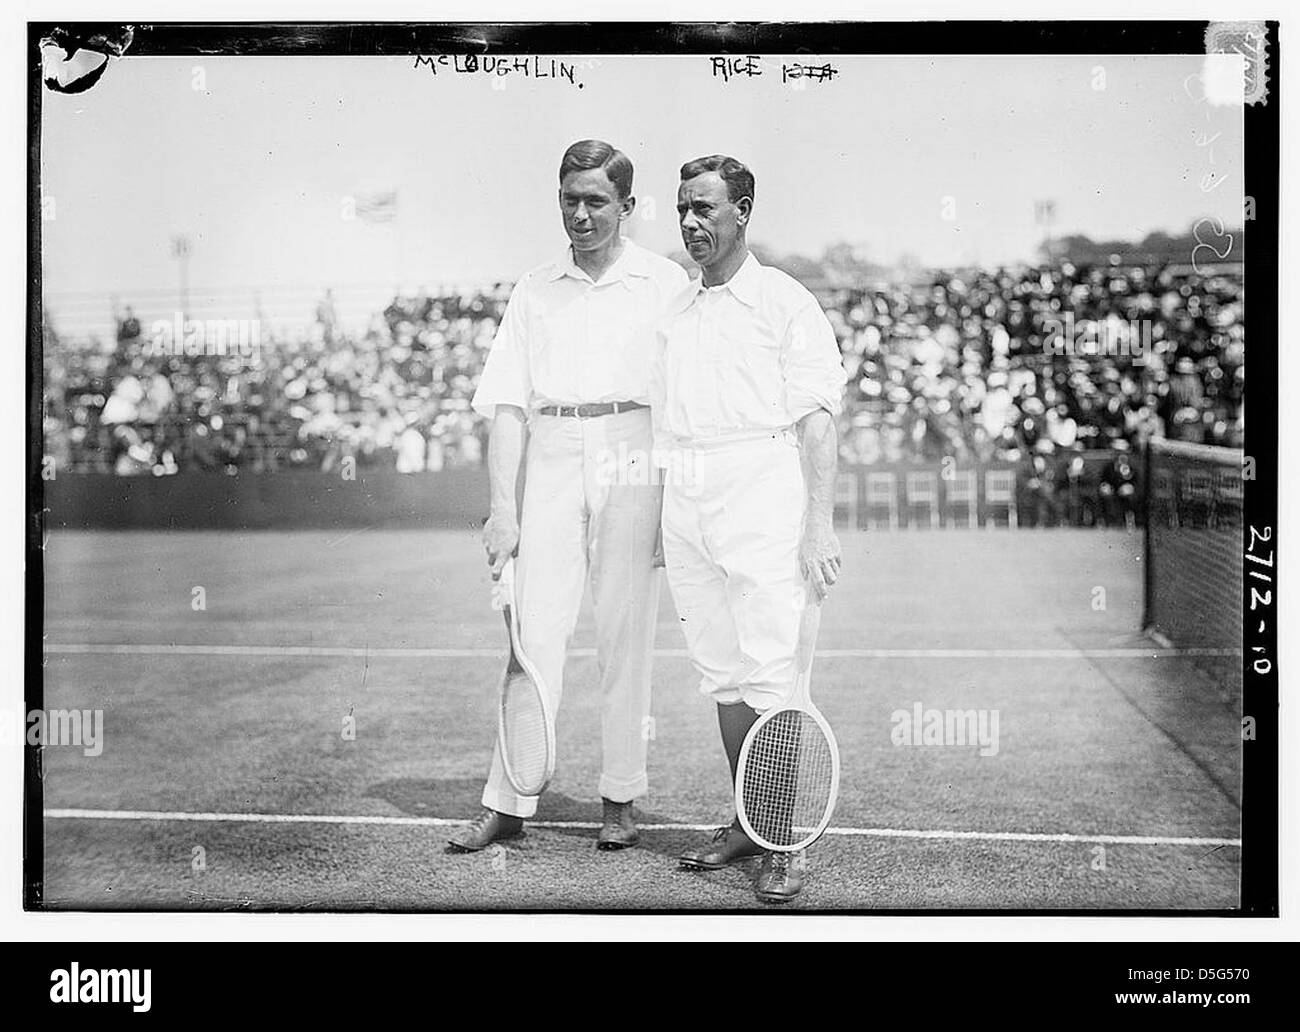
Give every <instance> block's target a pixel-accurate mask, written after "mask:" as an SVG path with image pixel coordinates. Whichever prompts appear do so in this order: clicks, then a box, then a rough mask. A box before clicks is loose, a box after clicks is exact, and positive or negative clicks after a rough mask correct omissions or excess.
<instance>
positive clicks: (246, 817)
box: [45, 809, 1241, 847]
mask: <svg viewBox="0 0 1300 1032" xmlns="http://www.w3.org/2000/svg"><path fill="white" fill-rule="evenodd" d="M45 818H46V820H91V821H193V822H200V823H203V822H206V823H221V824H365V825H398V826H406V827H418V828H445V827H451V826H454V825H458V824H467V823H468V818H466V819H460V820H456V819H453V818H449V817H384V816H379V815H373V816H372V815H367V814H360V815H354V814H314V813H188V812H184V811H176V810H172V811H168V810H78V809H50V810H46V811H45ZM528 824H529V826H530V827H534V828H556V829H561V830H564V829H575V830H581V831H594V830H596V829H597V828H599V827H600V824H599V823H598V822H596V821H529V822H528ZM638 827H639V828H640V829H641V830H642V831H713V830H714V829H715V828H716V827H717V825H716V824H640V825H638ZM825 834H827V835H838V836H846V837H865V838H910V839H957V840H968V841H977V842H1048V843H1071V842H1100V843H1104V844H1106V845H1128V846H1238V847H1239V846H1240V845H1241V839H1229V838H1179V837H1174V836H1165V835H1070V834H1065V833H1060V834H1051V833H1042V832H1030V831H942V830H937V831H936V830H922V829H915V828H827V829H826V832H825Z"/></svg>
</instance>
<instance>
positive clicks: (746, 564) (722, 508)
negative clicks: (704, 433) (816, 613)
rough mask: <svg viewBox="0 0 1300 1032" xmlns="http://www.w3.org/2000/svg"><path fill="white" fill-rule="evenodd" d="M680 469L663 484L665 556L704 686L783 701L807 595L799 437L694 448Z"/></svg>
mask: <svg viewBox="0 0 1300 1032" xmlns="http://www.w3.org/2000/svg"><path fill="white" fill-rule="evenodd" d="M679 467H680V468H684V469H685V470H686V471H687V474H686V475H684V476H682V477H670V478H669V479H668V481H667V484H666V486H665V488H664V514H663V528H664V559H665V562H666V564H667V568H668V585H669V587H670V588H671V589H672V594H673V602H674V604H675V605H676V607H677V615H678V617H679V619H680V620H681V627H682V629H683V631H684V632H685V634H686V647H687V650H688V651H689V653H690V657H691V662H692V664H693V665H694V666H695V669H696V671H697V672H698V673H699V675H700V691H701V692H703V693H704V694H706V695H709V696H711V697H712V698H713V699H714V701H716V702H720V703H734V702H741V701H743V702H745V703H748V704H749V705H750V706H752V707H753V708H754V709H756V710H758V711H759V712H762V711H763V710H766V709H770V708H771V707H773V706H779V705H783V704H785V703H787V702H788V701H789V700H790V698H791V696H792V694H793V691H794V686H795V680H796V676H797V673H798V670H797V668H796V667H797V664H796V660H795V652H796V650H797V647H798V639H799V622H800V618H801V616H802V614H803V609H804V606H805V605H806V602H807V590H806V586H805V582H804V580H803V578H802V576H801V574H800V571H799V539H800V536H801V534H802V531H803V514H804V502H805V500H804V491H805V489H804V480H803V472H802V469H801V467H800V464H799V449H798V446H797V444H796V442H795V439H794V435H793V434H792V433H791V432H788V431H782V432H780V433H777V434H774V435H772V436H766V437H762V438H759V439H757V440H753V439H751V440H746V441H739V442H733V443H729V444H715V445H708V446H705V447H698V448H693V449H691V450H690V457H689V461H685V462H682V463H679Z"/></svg>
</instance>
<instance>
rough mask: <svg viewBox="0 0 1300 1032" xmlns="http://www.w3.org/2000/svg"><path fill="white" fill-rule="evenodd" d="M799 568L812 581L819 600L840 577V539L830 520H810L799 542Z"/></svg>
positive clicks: (824, 596) (823, 597)
mask: <svg viewBox="0 0 1300 1032" xmlns="http://www.w3.org/2000/svg"><path fill="white" fill-rule="evenodd" d="M799 569H800V571H802V573H803V575H804V576H805V577H807V578H808V580H809V581H811V582H812V586H813V590H814V591H815V592H817V601H819V602H820V601H822V600H823V599H825V598H826V596H827V595H828V594H829V593H830V589H831V585H832V584H834V583H835V582H836V581H837V580H839V579H840V541H839V538H837V537H836V536H835V531H834V530H832V529H831V525H830V523H829V522H823V521H822V520H809V521H808V525H807V526H806V527H805V528H804V532H803V540H802V541H800V542H799Z"/></svg>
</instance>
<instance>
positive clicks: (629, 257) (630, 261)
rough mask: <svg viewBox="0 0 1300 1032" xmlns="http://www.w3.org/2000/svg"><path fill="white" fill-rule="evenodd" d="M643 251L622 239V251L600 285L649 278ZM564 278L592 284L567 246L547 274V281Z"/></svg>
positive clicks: (629, 241)
mask: <svg viewBox="0 0 1300 1032" xmlns="http://www.w3.org/2000/svg"><path fill="white" fill-rule="evenodd" d="M645 254H646V253H645V251H644V250H643V249H642V248H641V247H639V246H638V245H637V244H635V243H633V242H632V241H631V240H629V239H628V238H627V237H624V238H623V250H622V252H621V253H620V254H619V256H618V257H617V258H616V259H615V260H614V264H613V265H611V266H610V267H609V268H608V269H606V270H605V275H603V276H602V277H601V278H600V282H601V283H617V282H618V281H620V280H625V279H627V277H629V276H649V275H650V267H649V264H648V263H647V262H646V257H645ZM564 276H572V277H574V279H580V280H586V281H587V282H588V283H592V282H594V281H593V280H592V278H591V277H590V276H589V275H587V273H586V272H585V271H584V270H583V269H581V268H579V267H578V263H577V262H576V261H574V260H573V247H572V246H569V247H566V248H565V249H564V251H563V252H562V253H561V254H559V255H558V256H557V257H556V258H555V260H554V261H553V262H552V263H551V268H550V271H549V272H548V273H547V277H546V278H547V279H550V280H557V279H560V278H562V277H564Z"/></svg>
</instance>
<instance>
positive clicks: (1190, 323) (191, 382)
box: [44, 262, 1244, 524]
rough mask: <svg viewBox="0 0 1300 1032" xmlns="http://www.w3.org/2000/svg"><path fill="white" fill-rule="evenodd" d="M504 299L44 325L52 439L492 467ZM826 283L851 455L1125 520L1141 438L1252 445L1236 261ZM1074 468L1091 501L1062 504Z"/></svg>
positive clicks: (56, 449)
mask: <svg viewBox="0 0 1300 1032" xmlns="http://www.w3.org/2000/svg"><path fill="white" fill-rule="evenodd" d="M508 296H509V289H508V287H506V286H503V285H498V286H496V287H494V288H491V289H488V290H483V291H479V292H472V293H462V294H452V295H447V296H431V295H429V294H428V293H426V292H423V291H421V292H418V293H417V294H415V295H414V296H407V297H395V298H394V299H393V300H392V302H391V303H390V304H389V305H388V306H387V308H385V309H384V310H383V312H382V313H377V314H376V315H375V317H374V318H373V319H372V320H371V323H370V325H369V326H368V327H367V328H366V330H365V331H364V332H362V333H349V332H345V331H344V330H342V329H341V328H340V326H339V324H338V320H337V317H336V316H335V314H334V307H333V302H332V298H331V297H329V295H326V296H325V297H324V298H323V299H322V300H321V302H320V304H318V305H317V307H316V311H315V318H314V320H313V321H312V322H311V324H310V326H309V328H308V329H307V330H305V331H303V332H300V333H298V334H294V335H281V336H276V335H263V337H262V338H260V339H259V340H258V341H257V342H256V344H257V347H256V350H255V351H254V352H253V354H252V356H251V357H250V355H249V354H247V353H244V352H241V351H239V350H238V349H236V348H233V347H232V348H230V349H229V350H228V352H227V354H225V355H224V356H222V355H211V354H204V353H199V354H186V353H185V349H184V348H179V347H174V348H170V349H161V348H159V347H156V346H153V345H154V344H155V343H156V342H154V341H151V340H150V332H149V331H148V330H145V329H142V327H141V325H140V322H139V320H138V319H136V317H135V316H134V314H133V313H132V312H131V311H130V310H129V309H128V310H127V311H126V312H125V314H123V315H121V316H119V318H118V325H117V334H116V338H117V339H116V340H114V341H112V342H109V343H107V344H103V343H97V342H87V341H82V342H71V341H66V340H62V339H60V338H59V337H58V335H57V333H56V332H55V328H54V327H53V326H50V325H48V324H47V326H46V332H45V348H44V372H45V385H44V386H45V413H44V417H45V422H44V429H45V440H46V454H47V455H49V456H51V457H52V458H53V459H54V461H55V463H56V468H59V469H70V470H73V471H97V472H114V473H118V474H124V475H125V474H154V475H165V474H169V473H174V472H176V471H178V470H188V469H198V470H211V471H224V472H226V473H230V474H235V473H239V472H241V471H248V472H254V473H261V472H270V471H275V470H281V469H314V470H332V469H335V468H336V467H338V466H339V464H340V463H341V462H342V461H344V460H345V459H348V458H350V459H351V460H352V461H354V462H355V463H356V464H357V465H358V466H361V467H371V468H387V469H395V470H399V471H402V472H417V471H421V470H437V469H442V468H445V467H448V466H464V465H469V466H474V465H478V464H480V463H482V461H483V459H484V455H485V442H486V435H487V427H486V426H485V425H484V424H483V421H482V420H481V419H479V418H478V417H477V416H475V415H474V413H473V412H472V411H471V410H470V407H469V403H470V398H471V397H472V395H473V391H474V386H475V384H476V382H477V379H478V376H479V373H480V371H481V370H482V366H483V361H484V358H485V356H486V353H487V350H488V348H489V346H490V344H491V342H492V338H493V334H494V333H495V330H496V327H497V325H498V323H499V321H500V319H501V315H502V312H503V310H504V307H505V302H506V299H507V297H508ZM821 300H822V302H823V304H824V306H825V308H826V311H827V315H828V317H829V318H830V320H831V322H832V325H833V326H834V328H835V332H836V334H837V336H838V337H839V340H840V343H841V348H842V350H843V353H844V360H845V367H846V369H847V371H848V373H849V391H848V398H847V404H846V406H845V414H844V417H843V425H842V428H841V448H842V453H843V459H844V461H845V462H846V463H849V464H864V465H880V464H907V463H931V464H936V465H937V464H938V463H939V462H940V461H941V460H943V459H944V458H945V457H951V458H952V459H953V460H955V461H956V462H957V463H958V464H959V465H963V464H972V463H977V464H989V463H998V464H1003V465H1012V466H1014V467H1016V468H1017V469H1018V470H1019V471H1020V476H1019V477H1018V481H1019V483H1020V485H1021V491H1022V492H1023V493H1024V502H1023V504H1022V508H1023V509H1024V510H1025V511H1026V513H1027V518H1028V521H1029V522H1039V523H1048V524H1050V523H1054V522H1067V521H1068V522H1077V521H1079V520H1080V519H1083V520H1084V521H1100V522H1114V521H1117V520H1118V521H1122V519H1123V518H1124V515H1125V513H1126V512H1132V511H1133V508H1134V506H1135V505H1136V501H1137V498H1138V496H1139V494H1140V484H1139V483H1138V480H1137V476H1138V474H1137V467H1138V463H1137V462H1135V461H1134V458H1133V457H1134V456H1135V455H1136V454H1137V453H1139V452H1140V449H1141V446H1142V445H1143V443H1144V442H1145V440H1146V438H1147V437H1149V436H1152V435H1156V436H1165V437H1170V438H1177V439H1180V440H1185V441H1193V442H1198V443H1205V444H1221V445H1232V446H1239V445H1240V444H1241V443H1242V426H1243V423H1242V420H1243V414H1242V387H1243V373H1244V370H1243V358H1244V336H1243V297H1242V285H1241V279H1240V275H1239V274H1229V273H1212V274H1199V273H1196V272H1194V271H1192V270H1190V269H1188V268H1181V269H1176V268H1164V269H1161V268H1154V267H1141V266H1126V265H1112V264H1106V265H1094V266H1090V267H1082V266H1081V267H1078V268H1076V267H1074V266H1072V265H1071V264H1069V263H1068V262H1063V263H1062V262H1058V263H1054V264H1052V265H1051V266H1046V267H1040V268H1030V269H1025V270H1020V271H1014V272H1012V271H1006V270H999V271H977V272H972V273H969V274H967V273H943V274H935V275H933V276H930V277H928V278H926V279H925V280H924V281H922V282H920V283H917V284H912V285H890V286H885V287H880V288H878V289H873V288H867V287H863V288H859V289H837V290H823V291H821ZM195 350H198V351H200V352H202V351H204V350H212V349H210V348H209V349H202V348H200V349H195ZM1080 484H1086V490H1085V491H1084V494H1085V495H1086V496H1087V497H1088V499H1089V504H1090V506H1091V508H1090V510H1089V512H1088V513H1085V514H1083V515H1082V516H1080V515H1079V514H1078V513H1073V512H1068V511H1067V509H1068V503H1067V498H1068V497H1073V495H1071V494H1070V492H1069V491H1068V490H1067V489H1068V488H1070V487H1071V486H1073V487H1074V488H1075V489H1077V488H1078V486H1079V485H1080ZM1077 493H1078V492H1077V490H1076V491H1075V494H1077Z"/></svg>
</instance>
